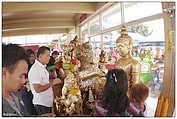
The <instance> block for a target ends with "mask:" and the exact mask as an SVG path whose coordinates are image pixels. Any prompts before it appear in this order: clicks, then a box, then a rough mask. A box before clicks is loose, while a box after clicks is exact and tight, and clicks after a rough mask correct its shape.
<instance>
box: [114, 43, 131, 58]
mask: <svg viewBox="0 0 177 119" xmlns="http://www.w3.org/2000/svg"><path fill="white" fill-rule="evenodd" d="M117 49H118V52H119V55H120V56H122V57H124V56H127V55H129V53H130V44H129V42H128V41H127V42H125V41H124V42H118V43H117Z"/></svg>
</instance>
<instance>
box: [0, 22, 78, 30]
mask: <svg viewBox="0 0 177 119" xmlns="http://www.w3.org/2000/svg"><path fill="white" fill-rule="evenodd" d="M46 27H58V28H73V27H75V23H74V22H72V21H55V22H50V21H36V22H24V23H10V24H3V30H11V29H24V28H46Z"/></svg>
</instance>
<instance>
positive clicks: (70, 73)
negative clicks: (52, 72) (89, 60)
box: [55, 40, 82, 116]
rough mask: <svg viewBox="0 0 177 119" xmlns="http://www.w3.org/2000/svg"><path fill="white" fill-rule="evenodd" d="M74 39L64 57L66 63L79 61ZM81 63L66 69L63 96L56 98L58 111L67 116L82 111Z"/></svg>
mask: <svg viewBox="0 0 177 119" xmlns="http://www.w3.org/2000/svg"><path fill="white" fill-rule="evenodd" d="M73 41H74V40H72V41H71V42H70V43H69V45H68V49H67V51H66V52H65V55H64V57H63V63H64V64H70V63H71V60H74V61H77V62H79V61H78V60H77V59H74V58H76V57H75V55H74V47H75V44H74V42H73ZM78 67H79V65H69V67H68V68H66V69H64V72H65V76H66V77H65V79H64V86H63V88H62V96H61V97H59V98H57V99H56V100H55V103H56V107H57V109H58V112H60V113H63V114H64V115H65V116H67V115H69V116H70V115H72V114H81V113H82V97H81V91H80V87H79V80H78V79H77V76H76V75H77V72H78Z"/></svg>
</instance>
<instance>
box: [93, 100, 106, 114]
mask: <svg viewBox="0 0 177 119" xmlns="http://www.w3.org/2000/svg"><path fill="white" fill-rule="evenodd" d="M95 113H96V116H106V113H107V110H106V109H104V108H103V106H102V104H101V101H96V103H95Z"/></svg>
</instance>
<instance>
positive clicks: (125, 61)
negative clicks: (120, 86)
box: [116, 26, 140, 88]
mask: <svg viewBox="0 0 177 119" xmlns="http://www.w3.org/2000/svg"><path fill="white" fill-rule="evenodd" d="M116 43H117V49H118V53H119V55H120V56H121V58H120V59H119V60H118V61H117V62H116V65H117V66H118V68H122V69H123V70H125V71H126V72H127V75H128V79H129V83H128V84H129V88H130V87H131V86H132V85H133V84H135V83H136V82H138V81H139V72H140V63H139V62H138V61H137V60H136V59H134V58H133V57H132V56H131V50H132V46H133V41H132V38H131V37H130V36H129V35H128V32H127V28H126V27H125V26H123V28H122V29H121V36H120V37H119V38H118V39H117V40H116Z"/></svg>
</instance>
